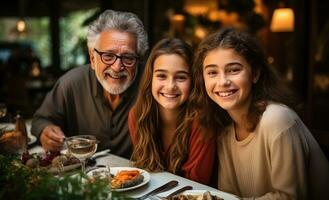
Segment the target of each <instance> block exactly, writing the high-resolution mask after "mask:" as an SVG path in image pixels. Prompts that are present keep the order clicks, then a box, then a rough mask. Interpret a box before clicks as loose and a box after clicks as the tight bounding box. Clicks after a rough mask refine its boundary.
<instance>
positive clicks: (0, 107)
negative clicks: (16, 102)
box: [0, 103, 7, 118]
mask: <svg viewBox="0 0 329 200" xmlns="http://www.w3.org/2000/svg"><path fill="white" fill-rule="evenodd" d="M6 114H7V106H6V104H5V103H0V118H3V117H5V116H6Z"/></svg>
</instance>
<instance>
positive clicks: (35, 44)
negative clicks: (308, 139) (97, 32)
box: [0, 0, 329, 155]
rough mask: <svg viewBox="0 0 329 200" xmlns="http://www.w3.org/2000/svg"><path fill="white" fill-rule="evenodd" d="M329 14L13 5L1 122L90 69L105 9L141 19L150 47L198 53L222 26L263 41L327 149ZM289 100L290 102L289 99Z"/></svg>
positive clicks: (247, 6) (232, 0) (106, 4)
mask: <svg viewBox="0 0 329 200" xmlns="http://www.w3.org/2000/svg"><path fill="white" fill-rule="evenodd" d="M328 7H329V2H328V1H320V0H312V1H309V0H93V1H91V0H10V1H6V3H5V4H3V5H2V6H1V7H0V103H1V104H5V106H6V107H7V114H6V115H5V116H4V117H1V118H0V120H1V121H11V120H12V119H13V116H14V114H15V113H16V112H17V111H19V112H20V113H21V114H22V115H23V116H24V117H25V118H31V117H32V115H33V113H34V111H35V110H36V109H37V108H38V107H39V106H40V104H41V102H42V100H43V98H44V96H45V94H46V93H47V92H48V91H49V90H50V89H51V88H52V86H53V84H54V82H55V81H56V80H57V79H58V77H59V76H60V75H62V74H63V73H65V72H66V71H68V70H70V69H72V68H74V67H76V66H79V65H83V64H86V63H88V62H89V61H88V55H87V46H86V31H87V26H88V24H89V23H90V22H91V21H93V20H94V19H95V18H96V17H97V16H98V15H99V13H101V12H102V11H103V10H105V9H114V10H121V11H130V12H134V13H135V14H137V15H138V16H139V17H140V18H141V19H142V21H143V22H144V25H145V27H146V29H147V31H148V35H149V39H150V45H151V47H152V46H153V44H154V43H155V42H156V41H158V40H159V39H161V38H163V37H166V36H175V37H180V38H183V39H185V40H186V41H188V42H189V43H190V44H191V45H193V47H196V46H197V45H198V44H199V42H200V41H201V40H202V39H203V38H204V37H205V36H206V35H207V34H209V33H210V32H212V31H214V30H218V29H220V28H222V27H225V26H233V27H236V28H238V29H242V30H246V31H249V32H250V33H252V34H254V35H255V36H256V37H258V38H259V40H260V42H261V44H262V45H263V47H264V49H265V51H266V53H267V55H268V60H269V62H270V63H271V64H272V65H273V66H274V67H275V68H277V70H278V71H279V73H280V76H282V77H283V78H285V79H286V81H287V82H288V83H289V84H290V85H291V86H292V87H293V88H294V90H295V91H296V94H297V97H298V99H299V103H298V105H297V106H298V107H299V109H300V111H301V112H300V116H301V117H302V119H303V121H304V122H305V124H306V125H307V126H308V127H309V128H310V129H311V131H312V133H313V134H314V136H315V138H316V139H317V140H318V142H319V143H320V144H321V147H322V148H323V149H324V151H325V152H327V155H328V149H329V123H328V122H329V120H328V118H329V117H328V116H329V12H328V11H327V9H328ZM287 98H289V97H287Z"/></svg>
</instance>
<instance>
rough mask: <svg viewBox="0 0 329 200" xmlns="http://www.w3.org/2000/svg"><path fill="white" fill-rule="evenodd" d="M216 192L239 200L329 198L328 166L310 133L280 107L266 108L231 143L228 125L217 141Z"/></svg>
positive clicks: (276, 105) (295, 118) (288, 110)
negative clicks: (247, 131)
mask: <svg viewBox="0 0 329 200" xmlns="http://www.w3.org/2000/svg"><path fill="white" fill-rule="evenodd" d="M218 156H219V161H220V164H219V177H218V187H219V189H220V190H223V191H226V192H229V193H233V194H236V195H238V196H240V197H242V198H245V199H249V198H250V199H329V163H328V160H327V159H326V158H325V156H324V154H323V152H322V151H321V149H320V147H319V145H318V144H317V142H316V141H315V139H314V138H313V136H312V134H311V133H310V132H309V130H308V129H307V128H306V126H305V125H304V124H303V122H302V121H301V120H300V118H299V117H298V116H297V115H296V114H295V112H294V111H292V110H291V109H289V108H288V107H286V106H284V105H282V104H274V103H272V104H270V105H268V106H267V108H266V110H265V112H264V113H263V116H262V118H261V120H260V122H259V124H258V126H257V127H256V129H255V131H254V132H253V133H251V134H250V135H249V136H248V137H247V138H246V139H244V140H243V141H237V140H236V137H235V130H234V126H233V125H231V126H229V127H227V129H226V130H225V131H224V132H223V134H222V136H220V137H219V138H218Z"/></svg>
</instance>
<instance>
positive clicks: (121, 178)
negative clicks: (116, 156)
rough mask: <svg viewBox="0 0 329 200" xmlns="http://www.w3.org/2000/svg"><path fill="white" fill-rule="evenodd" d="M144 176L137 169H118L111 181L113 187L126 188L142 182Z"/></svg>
mask: <svg viewBox="0 0 329 200" xmlns="http://www.w3.org/2000/svg"><path fill="white" fill-rule="evenodd" d="M143 180H144V176H143V175H142V174H141V172H140V171H139V170H122V171H119V172H118V173H117V174H116V175H115V176H114V177H113V178H112V181H111V186H112V188H113V189H120V188H128V187H132V186H135V185H138V184H140V183H141V182H143Z"/></svg>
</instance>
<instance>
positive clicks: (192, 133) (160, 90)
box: [128, 39, 216, 184]
mask: <svg viewBox="0 0 329 200" xmlns="http://www.w3.org/2000/svg"><path fill="white" fill-rule="evenodd" d="M191 65H192V51H191V49H190V46H189V45H187V44H186V43H185V42H183V41H182V40H180V39H163V40H161V41H159V42H158V43H157V44H156V45H155V46H154V48H153V50H152V52H151V54H150V56H149V58H148V61H147V63H146V67H145V71H144V74H143V78H142V81H141V83H140V88H139V96H138V98H137V100H136V104H135V106H134V107H133V108H132V110H131V111H130V113H129V117H128V125H129V131H130V135H131V138H132V141H133V144H134V151H133V154H132V160H134V161H135V166H137V167H140V168H145V169H147V170H149V171H163V170H167V171H169V172H171V173H174V174H178V175H182V176H184V177H186V178H189V179H192V180H194V181H197V182H201V183H204V184H209V183H210V179H211V175H212V172H213V163H214V160H215V157H216V156H215V155H216V140H214V137H212V136H208V137H207V136H206V135H204V134H203V133H201V131H200V128H199V127H198V125H197V124H196V123H194V122H193V121H192V120H191V119H190V118H187V117H186V116H187V114H186V113H187V111H188V108H187V104H188V98H189V94H190V91H191V89H192V87H191V85H192V84H193V83H194V79H193V76H192V75H191Z"/></svg>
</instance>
